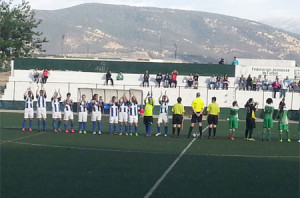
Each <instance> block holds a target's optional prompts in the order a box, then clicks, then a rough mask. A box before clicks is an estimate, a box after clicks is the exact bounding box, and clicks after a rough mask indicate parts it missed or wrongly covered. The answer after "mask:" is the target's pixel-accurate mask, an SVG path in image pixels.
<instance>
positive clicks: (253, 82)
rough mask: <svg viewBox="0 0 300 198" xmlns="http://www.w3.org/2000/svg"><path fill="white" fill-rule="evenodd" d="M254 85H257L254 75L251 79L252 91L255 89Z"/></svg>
mask: <svg viewBox="0 0 300 198" xmlns="http://www.w3.org/2000/svg"><path fill="white" fill-rule="evenodd" d="M256 85H257V79H256V77H253V80H252V91H256Z"/></svg>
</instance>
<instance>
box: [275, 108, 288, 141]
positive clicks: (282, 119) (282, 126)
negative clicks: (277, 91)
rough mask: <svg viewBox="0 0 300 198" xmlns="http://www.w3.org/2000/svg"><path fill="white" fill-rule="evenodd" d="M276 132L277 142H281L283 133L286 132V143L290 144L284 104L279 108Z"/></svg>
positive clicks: (286, 112) (286, 111)
mask: <svg viewBox="0 0 300 198" xmlns="http://www.w3.org/2000/svg"><path fill="white" fill-rule="evenodd" d="M278 130H279V142H282V133H283V131H286V136H287V141H288V142H291V138H290V132H289V122H288V110H287V108H286V106H285V103H284V102H282V103H281V104H280V106H279V119H278Z"/></svg>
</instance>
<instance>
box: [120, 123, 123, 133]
mask: <svg viewBox="0 0 300 198" xmlns="http://www.w3.org/2000/svg"><path fill="white" fill-rule="evenodd" d="M122 132H123V125H120V133H122Z"/></svg>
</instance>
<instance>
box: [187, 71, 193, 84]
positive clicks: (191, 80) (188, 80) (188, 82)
mask: <svg viewBox="0 0 300 198" xmlns="http://www.w3.org/2000/svg"><path fill="white" fill-rule="evenodd" d="M187 84H188V87H192V85H193V84H194V77H193V74H192V73H190V75H189V76H188V78H187Z"/></svg>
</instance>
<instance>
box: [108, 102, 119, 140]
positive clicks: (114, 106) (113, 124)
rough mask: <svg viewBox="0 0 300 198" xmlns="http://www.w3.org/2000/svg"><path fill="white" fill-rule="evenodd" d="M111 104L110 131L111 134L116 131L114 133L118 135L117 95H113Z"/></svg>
mask: <svg viewBox="0 0 300 198" xmlns="http://www.w3.org/2000/svg"><path fill="white" fill-rule="evenodd" d="M109 105H110V107H109V132H110V134H112V132H114V135H117V126H118V115H119V104H118V102H117V98H116V97H115V96H113V97H112V99H111V101H110V103H109Z"/></svg>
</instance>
